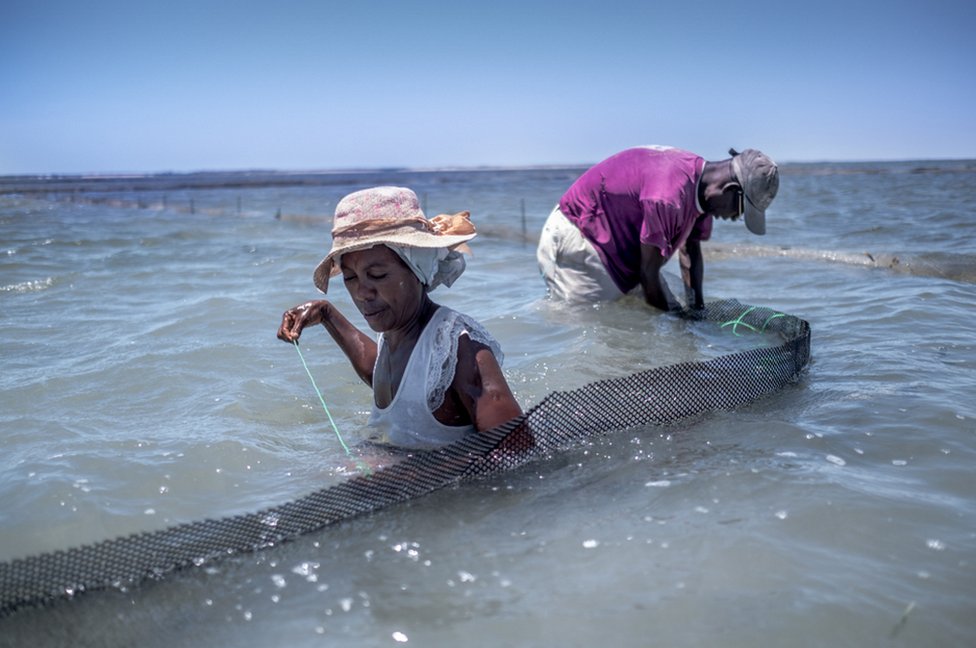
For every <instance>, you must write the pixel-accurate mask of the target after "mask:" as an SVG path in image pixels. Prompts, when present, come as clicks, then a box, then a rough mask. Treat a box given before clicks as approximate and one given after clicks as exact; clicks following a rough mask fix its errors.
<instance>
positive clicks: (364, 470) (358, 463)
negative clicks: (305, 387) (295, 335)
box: [292, 340, 373, 475]
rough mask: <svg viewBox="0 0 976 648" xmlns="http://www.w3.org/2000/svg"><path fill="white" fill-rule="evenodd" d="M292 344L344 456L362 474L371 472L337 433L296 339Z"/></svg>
mask: <svg viewBox="0 0 976 648" xmlns="http://www.w3.org/2000/svg"><path fill="white" fill-rule="evenodd" d="M292 344H294V345H295V351H298V357H299V358H301V360H302V366H303V367H305V373H306V374H308V379H309V380H311V381H312V389H314V390H315V393H316V394H317V395H318V397H319V402H320V403H322V409H324V410H325V415H326V416H328V417H329V423H331V424H332V430H333V431H334V432H335V435H336V438H337V439H339V444H340V445H342V449H343V450H345V451H346V456H347V457H349V458H350V459H352V460H353V461H355V462H356V467H357V468H359V470H360V471H362V473H363V474H364V475H369V474H371V473H372V472H373V471H372V470H370V468H369V466H368V465H366V463H365V462H364V461H363V460H362V459H360V458H359V457H355V456H353V454H352V451H351V450H350V449H349V446H347V445H346V442H345V441H344V440H343V438H342V435H341V434H339V428H338V426H336V423H335V420H334V419H333V418H332V413H331V412H329V407H328V405H326V404H325V399H324V398H323V397H322V392H321V391H320V390H319V386H318V385H316V384H315V378H313V377H312V372H311V371H310V370H309V368H308V363H307V362H305V356H303V355H302V350H301V349H300V348H299V347H298V340H292Z"/></svg>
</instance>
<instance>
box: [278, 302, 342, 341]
mask: <svg viewBox="0 0 976 648" xmlns="http://www.w3.org/2000/svg"><path fill="white" fill-rule="evenodd" d="M331 306H332V305H331V304H330V303H329V302H328V301H326V300H324V299H320V300H317V301H310V302H305V303H304V304H300V305H298V306H295V307H294V308H289V309H288V310H286V311H285V312H284V314H283V315H282V316H281V326H280V327H278V339H279V340H283V341H285V342H295V341H296V340H297V339H298V338H300V337H301V335H302V331H303V330H304V329H305V328H306V327H308V326H315V325H316V324H324V323H325V321H326V318H327V317H328V314H329V308H330V307H331Z"/></svg>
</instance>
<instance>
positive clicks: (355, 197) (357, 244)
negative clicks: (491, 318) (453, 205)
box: [313, 187, 475, 293]
mask: <svg viewBox="0 0 976 648" xmlns="http://www.w3.org/2000/svg"><path fill="white" fill-rule="evenodd" d="M470 217H471V215H470V213H469V212H466V211H463V212H458V213H457V214H453V215H448V214H441V215H439V216H435V217H434V218H432V219H430V220H428V219H427V218H426V217H425V216H424V212H423V210H422V209H421V208H420V202H419V201H418V200H417V194H415V193H414V192H413V191H411V190H410V189H406V188H403V187H374V188H372V189H363V190H362V191H357V192H355V193H351V194H349V195H348V196H346V197H345V198H343V199H342V200H340V201H339V204H338V205H336V211H335V219H334V220H333V223H332V249H331V250H330V251H329V254H328V255H327V256H326V257H325V258H324V259H322V262H321V263H319V265H318V267H316V268H315V274H314V275H313V279H314V281H315V286H316V287H317V288H318V289H319V290H321V291H322V292H323V293H324V292H327V291H328V289H329V278H330V277H334V276H335V275H337V274H339V263H338V260H339V257H340V256H341V255H342V254H345V253H346V252H355V251H357V250H365V249H367V248H371V247H373V246H375V245H383V244H388V245H392V246H400V247H414V248H429V249H436V248H446V249H449V250H455V249H457V250H458V251H462V250H464V249H465V248H466V247H467V246H464V243H465V241H470V240H471V239H472V238H474V236H475V229H474V225H473V224H472V223H471V220H470ZM462 246H463V247H462Z"/></svg>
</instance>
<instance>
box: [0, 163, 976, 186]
mask: <svg viewBox="0 0 976 648" xmlns="http://www.w3.org/2000/svg"><path fill="white" fill-rule="evenodd" d="M589 166H591V164H590V163H584V164H566V165H555V164H552V165H532V166H515V167H504V166H499V167H495V166H478V167H460V166H450V167H415V168H411V167H390V168H382V167H381V168H375V169H324V170H308V171H278V170H271V169H268V170H264V169H250V170H239V171H190V172H161V173H104V174H101V173H89V174H33V175H31V174H25V175H9V176H0V195H4V194H41V193H72V192H100V191H111V192H119V191H179V190H196V189H235V188H238V189H240V188H256V187H299V186H328V185H331V184H338V183H343V184H345V183H348V182H349V179H350V177H355V176H363V177H364V179H365V178H366V177H368V178H369V179H370V180H371V181H374V182H375V181H379V180H384V179H385V180H384V181H385V182H391V183H392V182H398V181H400V182H402V181H403V180H404V179H405V178H406V177H408V176H410V175H431V174H453V173H546V172H553V171H574V172H582V171H583V170H585V169H587V168H589ZM780 172H781V173H782V174H783V175H807V174H815V175H832V174H878V173H970V172H976V159H941V160H940V159H936V160H897V161H864V162H829V161H827V162H786V163H782V164H780ZM375 183H376V184H381V182H375ZM404 184H406V183H404Z"/></svg>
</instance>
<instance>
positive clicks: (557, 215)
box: [536, 205, 623, 302]
mask: <svg viewBox="0 0 976 648" xmlns="http://www.w3.org/2000/svg"><path fill="white" fill-rule="evenodd" d="M536 258H537V259H538V260H539V270H540V272H542V278H543V279H545V281H546V286H547V287H548V289H549V294H550V296H551V297H552V298H553V299H562V300H565V301H575V302H586V301H609V300H613V299H619V298H620V297H621V296H623V293H621V292H620V289H619V288H617V284H615V283H614V282H613V279H612V278H610V275H609V274H608V273H607V269H606V267H604V265H603V261H601V260H600V255H599V253H597V251H596V248H594V247H593V244H592V243H590V242H589V241H588V240H586V239H585V238H584V237H583V234H582V233H580V231H579V228H578V227H576V226H575V225H573V224H572V223H571V222H569V220H568V219H567V218H566V216H565V215H563V213H562V212H561V211H559V205H556V207H555V208H554V209H553V210H552V213H551V214H549V218H548V219H547V220H546V224H545V225H544V226H543V227H542V234H541V235H540V237H539V247H538V249H537V250H536Z"/></svg>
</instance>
